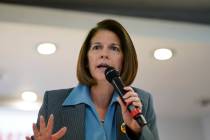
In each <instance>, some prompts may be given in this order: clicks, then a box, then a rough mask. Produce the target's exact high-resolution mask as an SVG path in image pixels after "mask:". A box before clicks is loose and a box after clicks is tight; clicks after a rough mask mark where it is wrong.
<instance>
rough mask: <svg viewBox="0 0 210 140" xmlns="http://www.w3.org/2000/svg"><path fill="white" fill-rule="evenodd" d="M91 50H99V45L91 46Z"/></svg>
mask: <svg viewBox="0 0 210 140" xmlns="http://www.w3.org/2000/svg"><path fill="white" fill-rule="evenodd" d="M91 49H92V50H98V49H100V45H93V46H92V47H91Z"/></svg>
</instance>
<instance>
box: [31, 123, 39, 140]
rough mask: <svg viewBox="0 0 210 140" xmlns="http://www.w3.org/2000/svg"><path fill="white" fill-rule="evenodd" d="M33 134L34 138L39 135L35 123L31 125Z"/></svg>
mask: <svg viewBox="0 0 210 140" xmlns="http://www.w3.org/2000/svg"><path fill="white" fill-rule="evenodd" d="M33 132H34V137H38V136H39V135H40V133H39V130H38V128H37V126H36V124H35V123H33Z"/></svg>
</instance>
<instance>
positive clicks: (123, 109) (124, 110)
mask: <svg viewBox="0 0 210 140" xmlns="http://www.w3.org/2000/svg"><path fill="white" fill-rule="evenodd" d="M117 101H118V103H119V104H120V107H121V110H122V112H123V113H125V112H126V110H127V109H126V106H125V104H124V103H123V101H122V99H121V98H120V97H117Z"/></svg>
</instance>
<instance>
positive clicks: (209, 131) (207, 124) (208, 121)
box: [202, 114, 210, 140]
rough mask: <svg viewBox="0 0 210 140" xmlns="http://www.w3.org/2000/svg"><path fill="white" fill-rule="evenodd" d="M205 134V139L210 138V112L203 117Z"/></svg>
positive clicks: (209, 139)
mask: <svg viewBox="0 0 210 140" xmlns="http://www.w3.org/2000/svg"><path fill="white" fill-rule="evenodd" d="M202 125H203V135H204V138H205V140H210V114H208V115H206V116H205V117H204V118H203V119H202Z"/></svg>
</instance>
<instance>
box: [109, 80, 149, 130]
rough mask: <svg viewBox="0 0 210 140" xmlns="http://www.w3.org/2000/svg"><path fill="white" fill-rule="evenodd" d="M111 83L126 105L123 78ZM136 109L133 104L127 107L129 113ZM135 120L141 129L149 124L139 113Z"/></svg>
mask: <svg viewBox="0 0 210 140" xmlns="http://www.w3.org/2000/svg"><path fill="white" fill-rule="evenodd" d="M111 83H112V85H113V86H114V88H115V89H116V90H117V93H118V94H119V96H120V98H121V100H122V101H123V103H124V104H126V103H125V101H124V98H123V95H124V94H125V93H126V91H125V90H124V89H123V88H124V87H125V86H124V84H123V82H122V80H121V78H120V77H115V78H113V79H112V82H111ZM134 108H136V107H135V106H134V105H132V104H129V105H128V106H127V109H128V111H129V112H132V110H133V109H134ZM134 119H135V120H136V121H137V123H138V124H139V125H140V126H141V127H143V126H144V125H146V124H147V121H146V119H145V118H144V116H143V114H142V113H139V114H138V115H137V116H134Z"/></svg>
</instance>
